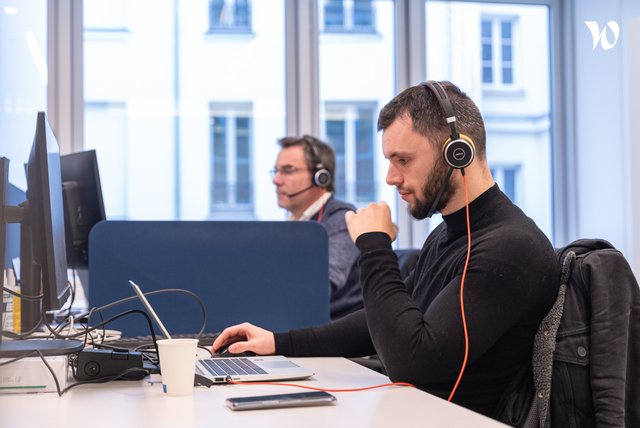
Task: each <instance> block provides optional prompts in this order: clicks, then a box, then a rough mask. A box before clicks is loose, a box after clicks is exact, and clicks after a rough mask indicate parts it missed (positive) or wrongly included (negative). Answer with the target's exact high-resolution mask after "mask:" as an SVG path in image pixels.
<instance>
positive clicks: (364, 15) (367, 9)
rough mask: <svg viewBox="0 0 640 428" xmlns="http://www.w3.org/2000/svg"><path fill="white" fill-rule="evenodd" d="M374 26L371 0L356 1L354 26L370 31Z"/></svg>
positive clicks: (354, 5)
mask: <svg viewBox="0 0 640 428" xmlns="http://www.w3.org/2000/svg"><path fill="white" fill-rule="evenodd" d="M372 25H373V10H372V1H371V0H355V1H354V4H353V26H354V27H356V28H360V29H368V28H371V26H372Z"/></svg>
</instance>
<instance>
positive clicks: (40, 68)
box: [0, 0, 62, 190]
mask: <svg viewBox="0 0 640 428" xmlns="http://www.w3.org/2000/svg"><path fill="white" fill-rule="evenodd" d="M0 64H2V72H0V100H2V107H1V108H0V156H3V157H6V158H8V159H9V161H10V163H9V182H11V183H12V184H13V185H14V186H17V187H19V188H21V189H23V190H24V189H26V178H25V173H24V164H25V162H27V160H28V158H29V152H30V150H31V143H32V142H33V135H34V132H35V129H36V116H37V112H38V111H46V107H47V0H32V1H29V2H22V1H15V0H0ZM54 131H55V129H54ZM59 143H60V144H62V143H61V142H59Z"/></svg>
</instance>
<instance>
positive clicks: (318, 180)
mask: <svg viewBox="0 0 640 428" xmlns="http://www.w3.org/2000/svg"><path fill="white" fill-rule="evenodd" d="M302 141H304V142H305V144H306V145H307V146H309V150H310V151H311V164H312V165H313V168H312V169H311V175H312V176H313V180H312V181H313V185H314V186H317V187H327V186H328V185H329V183H330V182H331V174H329V170H327V168H325V167H324V165H323V164H322V161H321V160H320V155H319V154H318V151H317V150H316V146H315V145H314V142H313V141H312V137H309V136H307V135H305V136H304V137H302Z"/></svg>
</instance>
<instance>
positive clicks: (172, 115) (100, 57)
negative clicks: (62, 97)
mask: <svg viewBox="0 0 640 428" xmlns="http://www.w3.org/2000/svg"><path fill="white" fill-rule="evenodd" d="M43 1H44V0H43ZM86 2H88V3H91V2H95V3H96V4H99V3H101V2H102V0H86ZM45 3H46V2H45ZM88 3H85V4H88ZM117 5H118V8H120V7H122V8H124V9H123V10H120V9H118V16H122V17H124V18H126V19H119V20H117V19H115V18H114V16H113V15H114V14H111V16H105V14H101V13H98V11H99V8H97V9H96V8H95V7H85V8H84V15H85V16H84V20H85V22H87V23H91V26H85V29H84V77H85V87H84V95H85V103H86V105H89V104H90V103H97V104H101V103H102V104H109V105H114V104H115V105H119V106H120V108H121V120H122V122H121V125H120V128H119V129H120V131H118V132H119V133H120V134H119V135H118V136H114V137H113V138H111V139H110V140H109V141H106V140H107V139H106V138H103V139H100V138H99V137H98V136H99V135H108V134H109V132H110V131H109V129H107V128H106V127H107V126H108V125H107V122H108V121H105V120H99V119H98V118H94V119H92V121H91V123H89V121H88V120H87V127H89V126H91V128H92V129H86V130H85V133H86V136H85V142H84V144H85V146H86V147H96V149H97V153H98V159H99V162H100V167H101V171H100V173H101V178H102V182H103V187H104V189H105V200H106V201H107V206H106V209H107V215H108V216H109V215H110V214H111V213H112V211H113V210H118V211H119V212H118V216H121V217H122V218H128V219H140V220H143V219H159V220H171V219H184V220H203V219H258V220H281V219H283V212H282V210H281V209H280V208H279V207H278V205H277V199H276V198H275V195H274V189H273V184H272V183H271V180H269V175H268V171H269V170H270V169H271V168H272V167H273V164H274V162H275V159H276V156H277V153H278V150H279V146H278V144H277V140H278V138H281V137H283V136H284V135H285V133H286V129H285V74H286V73H285V56H284V55H285V52H284V51H285V13H284V11H285V7H284V5H285V0H269V1H263V0H259V1H250V0H234V1H229V0H226V1H225V0H199V1H193V0H175V1H174V0H136V1H118V2H117ZM94 6H95V4H94ZM150 11H153V19H150V16H151V15H150V13H149V12H150ZM107 18H108V19H107ZM214 24H215V25H219V26H227V27H228V28H235V29H238V28H242V29H243V31H236V32H235V34H229V33H230V31H216V32H211V27H212V25H214ZM97 28H99V29H100V31H97V30H96V29H97ZM231 33H233V32H231ZM256 70H259V81H257V80H256V76H257V75H256ZM265 82H268V84H267V83H265ZM92 114H93V115H100V114H103V113H101V112H99V111H94V112H93V113H92ZM104 114H106V113H104ZM31 137H32V136H31ZM113 147H124V148H126V149H123V150H122V154H121V157H120V158H115V157H112V156H109V154H108V152H109V151H110V150H113ZM121 177H126V178H127V186H125V187H124V188H119V186H120V184H117V183H119V181H118V180H120V179H121ZM110 183H116V184H114V185H112V184H110ZM110 187H111V188H114V189H116V188H117V189H118V190H108V189H109V188H110ZM107 191H114V192H115V191H117V192H118V193H119V194H120V195H119V196H118V198H119V199H121V200H122V201H126V203H124V202H123V203H119V204H117V206H116V205H114V202H111V203H110V202H109V201H110V199H109V198H110V195H107V194H106V192H107Z"/></svg>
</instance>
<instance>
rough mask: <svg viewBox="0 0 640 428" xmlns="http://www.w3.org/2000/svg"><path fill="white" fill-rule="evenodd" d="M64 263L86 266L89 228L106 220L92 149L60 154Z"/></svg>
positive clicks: (78, 266)
mask: <svg viewBox="0 0 640 428" xmlns="http://www.w3.org/2000/svg"><path fill="white" fill-rule="evenodd" d="M60 170H61V173H62V197H63V200H64V225H65V231H66V235H65V238H66V243H67V264H68V266H69V267H70V268H72V269H87V268H88V267H89V266H88V263H89V232H90V231H91V228H93V226H94V225H95V224H96V223H98V222H100V221H102V220H106V216H105V212H104V202H103V199H102V188H101V186H100V174H99V172H98V159H97V157H96V151H95V150H87V151H84V152H76V153H71V154H68V155H64V156H60Z"/></svg>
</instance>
